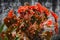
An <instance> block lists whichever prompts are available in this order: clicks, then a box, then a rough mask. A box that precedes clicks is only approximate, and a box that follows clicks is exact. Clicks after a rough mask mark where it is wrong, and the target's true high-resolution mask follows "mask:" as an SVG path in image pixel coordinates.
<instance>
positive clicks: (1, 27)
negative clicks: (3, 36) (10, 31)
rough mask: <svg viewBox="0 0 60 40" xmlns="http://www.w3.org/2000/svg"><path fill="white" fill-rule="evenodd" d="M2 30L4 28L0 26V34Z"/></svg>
mask: <svg viewBox="0 0 60 40" xmlns="http://www.w3.org/2000/svg"><path fill="white" fill-rule="evenodd" d="M3 28H4V24H2V25H1V26H0V33H1V32H2V30H3Z"/></svg>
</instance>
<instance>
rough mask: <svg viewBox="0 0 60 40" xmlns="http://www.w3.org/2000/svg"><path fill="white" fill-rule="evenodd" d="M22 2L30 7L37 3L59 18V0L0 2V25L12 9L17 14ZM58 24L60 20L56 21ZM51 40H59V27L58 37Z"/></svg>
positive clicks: (12, 0)
mask: <svg viewBox="0 0 60 40" xmlns="http://www.w3.org/2000/svg"><path fill="white" fill-rule="evenodd" d="M24 2H29V3H30V5H34V4H35V3H36V2H39V3H41V4H42V5H43V6H45V7H47V8H48V9H49V10H50V11H54V12H55V13H56V14H57V15H58V16H59V17H60V0H0V25H2V24H3V18H4V17H5V16H6V15H7V13H8V11H9V10H10V9H14V11H15V14H17V9H18V7H19V6H21V5H23V4H24ZM58 23H59V24H60V18H59V19H58ZM52 40H60V25H59V35H58V36H56V35H55V36H53V37H52Z"/></svg>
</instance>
